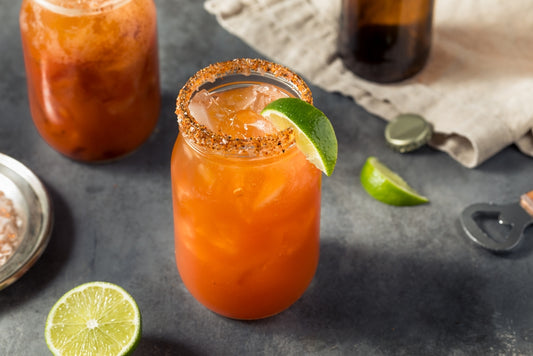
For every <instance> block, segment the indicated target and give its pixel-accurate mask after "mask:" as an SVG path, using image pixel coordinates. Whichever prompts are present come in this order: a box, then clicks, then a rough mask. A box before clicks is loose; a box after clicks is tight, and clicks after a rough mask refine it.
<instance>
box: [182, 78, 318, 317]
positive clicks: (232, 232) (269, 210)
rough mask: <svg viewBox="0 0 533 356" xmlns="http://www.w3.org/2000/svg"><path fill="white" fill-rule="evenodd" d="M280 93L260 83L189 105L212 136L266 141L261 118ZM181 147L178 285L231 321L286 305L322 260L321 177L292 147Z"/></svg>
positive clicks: (205, 96)
mask: <svg viewBox="0 0 533 356" xmlns="http://www.w3.org/2000/svg"><path fill="white" fill-rule="evenodd" d="M283 96H288V95H287V94H286V93H284V92H282V91H280V90H279V89H277V88H276V87H269V86H266V85H262V86H247V87H243V88H238V89H229V90H226V91H220V92H217V93H216V94H215V95H210V94H209V93H207V92H200V93H198V94H197V95H196V97H195V98H193V100H192V102H191V106H190V109H191V112H194V113H195V118H196V117H197V120H198V121H200V122H201V123H202V124H204V125H206V126H208V127H210V128H211V129H212V130H214V131H221V132H225V133H226V134H230V135H234V136H237V137H247V136H249V135H258V136H262V135H265V134H269V133H271V132H273V130H274V128H273V127H271V126H270V124H269V123H268V122H267V121H265V119H264V118H263V117H262V116H261V115H259V114H258V112H259V111H260V110H261V109H262V108H263V107H264V105H266V103H267V102H269V101H271V100H274V99H276V98H278V97H283ZM196 115H197V116H196ZM185 141H186V138H184V137H183V135H181V134H180V135H179V136H178V139H177V141H176V144H175V146H174V150H173V154H172V165H171V170H172V186H173V204H174V226H175V237H176V245H175V246H176V262H177V265H178V270H179V272H180V275H181V277H182V280H183V282H184V284H185V285H186V287H187V288H188V289H189V291H190V292H191V294H193V295H194V297H195V298H196V299H197V300H198V301H200V302H201V303H202V304H204V305H205V306H206V307H208V308H209V309H211V310H213V311H215V312H217V313H219V314H222V315H225V316H228V317H231V318H237V319H257V318H263V317H267V316H270V315H273V314H276V313H278V312H280V311H282V310H284V309H286V308H287V307H289V306H290V305H291V304H293V303H294V302H295V301H296V300H297V299H298V298H299V297H300V296H301V295H302V294H303V292H304V291H305V289H306V288H307V286H308V285H309V283H310V281H311V280H312V278H313V276H314V273H315V270H316V266H317V263H318V253H319V232H320V180H321V173H320V171H319V170H318V169H316V167H315V166H313V165H312V164H311V163H309V162H308V161H307V160H306V158H305V156H304V155H303V154H302V153H301V152H300V151H299V150H298V149H297V148H296V147H295V146H294V145H293V147H291V148H290V149H289V150H288V151H287V152H285V153H282V154H279V155H273V156H268V157H253V158H250V157H245V158H243V157H234V156H225V155H221V154H215V153H210V152H206V151H204V150H202V149H201V148H200V149H195V148H193V147H192V146H191V145H189V144H188V143H187V142H185Z"/></svg>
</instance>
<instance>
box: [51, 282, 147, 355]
mask: <svg viewBox="0 0 533 356" xmlns="http://www.w3.org/2000/svg"><path fill="white" fill-rule="evenodd" d="M44 333H45V339H46V344H47V345H48V348H49V349H50V351H51V352H52V353H53V354H54V355H63V356H66V355H108V356H114V355H128V354H129V353H131V352H132V351H133V350H134V349H135V347H136V346H137V343H138V342H139V340H140V338H141V313H140V311H139V307H138V306H137V303H136V302H135V300H134V299H133V298H132V297H131V295H129V294H128V292H126V291H125V290H124V289H122V288H121V287H119V286H117V285H114V284H111V283H107V282H89V283H85V284H82V285H80V286H78V287H75V288H73V289H71V290H70V291H68V292H67V293H65V295H63V296H62V297H61V298H59V300H58V301H57V302H56V304H55V305H54V306H53V307H52V309H51V310H50V313H49V314H48V318H47V319H46V326H45V332H44Z"/></svg>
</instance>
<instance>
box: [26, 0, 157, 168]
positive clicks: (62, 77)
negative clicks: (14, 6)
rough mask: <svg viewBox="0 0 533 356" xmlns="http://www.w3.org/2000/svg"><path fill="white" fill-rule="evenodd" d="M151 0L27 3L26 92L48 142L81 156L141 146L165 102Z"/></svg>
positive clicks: (95, 157)
mask: <svg viewBox="0 0 533 356" xmlns="http://www.w3.org/2000/svg"><path fill="white" fill-rule="evenodd" d="M156 28H157V26H156V8H155V5H154V3H153V0H137V1H134V0H78V1H66V0H23V2H22V7H21V11H20V30H21V37H22V45H23V50H24V61H25V65H26V76H27V84H28V97H29V101H30V109H31V114H32V117H33V121H34V123H35V126H36V127H37V129H38V131H39V133H40V134H41V136H42V137H43V138H44V140H45V141H46V142H47V143H48V144H49V145H50V146H52V147H53V148H55V149H56V150H57V151H59V152H61V153H63V154H64V155H66V156H68V157H71V158H73V159H76V160H81V161H108V160H112V159H116V158H118V157H121V156H123V155H125V154H127V153H129V152H131V151H132V150H134V149H136V148H137V147H139V146H140V145H141V144H142V143H143V142H144V141H145V140H146V139H147V138H148V137H149V136H150V134H151V132H152V130H153V129H154V127H155V125H156V123H157V119H158V115H159V106H160V89H159V69H158V56H157V29H156Z"/></svg>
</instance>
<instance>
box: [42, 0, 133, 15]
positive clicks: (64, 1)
mask: <svg viewBox="0 0 533 356" xmlns="http://www.w3.org/2000/svg"><path fill="white" fill-rule="evenodd" d="M33 1H34V2H35V3H37V4H39V5H40V6H41V7H44V8H46V9H48V10H50V11H52V12H55V13H58V14H61V15H65V16H81V15H92V14H96V13H102V12H106V11H109V10H112V9H116V8H117V7H120V6H122V5H124V4H126V3H128V2H130V1H131V0H78V1H72V0H33Z"/></svg>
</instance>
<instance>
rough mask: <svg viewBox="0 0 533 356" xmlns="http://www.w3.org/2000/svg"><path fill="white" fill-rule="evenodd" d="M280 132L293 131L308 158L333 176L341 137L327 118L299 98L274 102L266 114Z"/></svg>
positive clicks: (297, 143)
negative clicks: (288, 129)
mask: <svg viewBox="0 0 533 356" xmlns="http://www.w3.org/2000/svg"><path fill="white" fill-rule="evenodd" d="M261 115H263V116H264V117H265V118H266V119H267V120H269V121H270V122H271V123H272V124H273V125H274V126H275V127H276V129H278V130H284V129H287V128H289V127H291V128H292V129H293V130H294V132H295V136H296V145H297V146H298V148H299V149H300V150H301V151H302V152H303V154H304V155H305V156H306V158H307V159H308V160H309V161H310V162H311V163H313V164H314V165H315V166H316V167H317V168H318V169H320V170H321V171H322V172H324V173H325V174H326V175H328V176H329V175H331V174H332V173H333V170H334V168H335V164H336V163H337V151H338V144H337V137H336V136H335V131H334V130H333V126H332V125H331V122H330V120H329V119H328V118H327V116H326V115H325V114H324V113H323V112H322V111H320V110H319V109H317V108H316V107H314V106H313V105H311V104H309V103H308V102H306V101H304V100H301V99H298V98H281V99H277V100H274V101H272V102H271V103H270V104H268V105H267V106H266V107H265V108H264V109H263V110H262V111H261Z"/></svg>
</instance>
